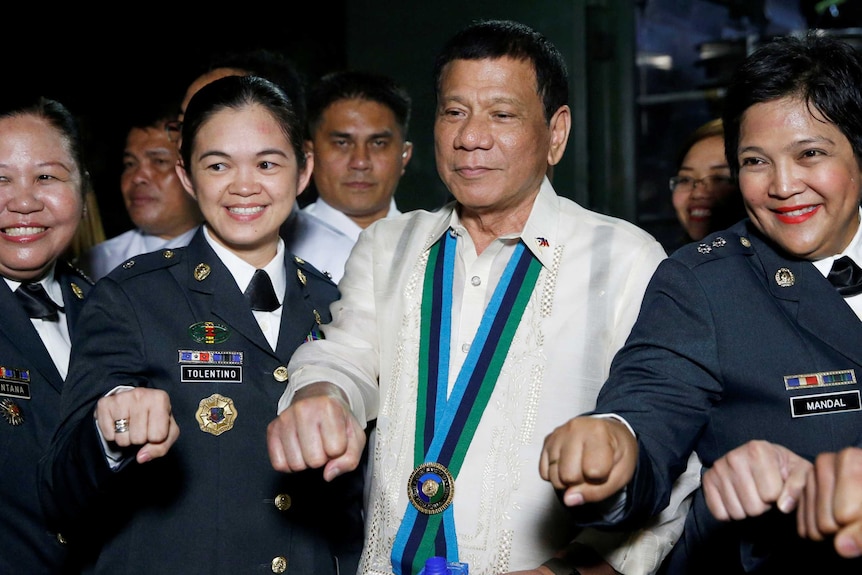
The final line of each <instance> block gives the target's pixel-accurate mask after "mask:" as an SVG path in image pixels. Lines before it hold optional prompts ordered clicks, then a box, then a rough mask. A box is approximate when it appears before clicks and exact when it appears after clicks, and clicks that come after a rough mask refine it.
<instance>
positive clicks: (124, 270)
mask: <svg viewBox="0 0 862 575" xmlns="http://www.w3.org/2000/svg"><path fill="white" fill-rule="evenodd" d="M185 251H186V248H185V247H180V248H164V249H161V250H156V251H154V252H150V253H146V254H140V255H137V256H134V257H131V258H129V259H127V260H126V261H124V262H123V263H122V264H120V265H118V266H117V267H116V268H114V270H112V271H111V273H109V274H108V276H109V277H111V278H113V279H115V280H117V281H121V280H123V279H126V278H130V277H135V276H138V275H141V274H143V273H147V272H149V271H152V270H157V269H163V268H167V267H170V266H174V265H176V264H178V263H180V262H181V261H183V257H184V255H185Z"/></svg>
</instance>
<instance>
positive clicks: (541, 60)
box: [434, 20, 569, 122]
mask: <svg viewBox="0 0 862 575" xmlns="http://www.w3.org/2000/svg"><path fill="white" fill-rule="evenodd" d="M504 57H509V58H514V59H515V60H526V61H529V62H530V63H531V64H532V65H533V69H534V70H535V72H536V91H537V93H538V94H539V96H541V98H542V103H543V104H544V107H545V120H546V121H548V122H550V121H551V118H552V117H553V116H554V114H555V113H556V112H557V110H559V109H560V107H561V106H565V105H566V104H568V101H569V75H568V71H567V69H566V62H565V60H564V59H563V55H562V54H561V53H560V51H559V50H558V49H557V48H556V46H554V44H552V43H551V41H550V40H548V39H547V38H546V37H545V36H544V35H542V34H540V33H539V32H537V31H535V30H533V29H532V28H530V27H529V26H526V25H525V24H521V23H520V22H514V21H511V20H479V21H476V22H474V23H472V24H470V25H469V26H467V27H466V28H464V29H463V30H461V31H460V32H458V33H456V34H455V35H454V36H453V37H452V38H451V39H450V40H449V41H448V42H446V44H445V45H444V46H443V49H442V50H441V51H440V53H439V54H438V55H437V58H436V60H435V62H434V89H435V92H436V93H437V94H438V95H439V94H440V77H441V75H442V73H443V68H444V67H445V66H446V65H447V64H448V63H450V62H452V61H453V60H486V59H497V58H504Z"/></svg>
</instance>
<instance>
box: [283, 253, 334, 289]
mask: <svg viewBox="0 0 862 575" xmlns="http://www.w3.org/2000/svg"><path fill="white" fill-rule="evenodd" d="M293 263H294V265H295V266H296V277H297V278H298V279H299V282H300V283H301V284H303V285H305V283H306V282H307V281H308V277H309V276H311V277H315V278H317V279H319V280H322V281H325V282H327V283H331V284H333V285H335V284H334V282H333V281H332V275H331V274H330V273H329V272H322V271H320V270H318V269H317V268H316V267H314V266H313V265H311V264H310V263H308V262H307V261H305V260H304V259H302V258H301V257H299V256H293ZM289 274H290V270H288V275H289Z"/></svg>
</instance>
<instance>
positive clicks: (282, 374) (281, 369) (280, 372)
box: [272, 365, 287, 382]
mask: <svg viewBox="0 0 862 575" xmlns="http://www.w3.org/2000/svg"><path fill="white" fill-rule="evenodd" d="M272 376H273V377H274V378H275V381H279V382H285V381H287V368H286V367H285V366H283V365H280V366H278V367H276V368H275V371H273V372H272Z"/></svg>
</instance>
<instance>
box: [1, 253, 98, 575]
mask: <svg viewBox="0 0 862 575" xmlns="http://www.w3.org/2000/svg"><path fill="white" fill-rule="evenodd" d="M54 277H55V279H56V281H57V282H58V283H59V285H60V287H61V289H62V290H63V304H64V308H65V314H66V322H67V325H68V327H69V331H70V332H72V333H74V329H75V328H76V327H77V320H78V317H79V314H80V311H81V308H82V307H83V304H84V301H85V298H86V295H87V293H88V292H89V290H90V288H91V287H92V283H91V281H90V280H89V278H87V277H85V276H84V275H83V274H82V273H81V272H80V271H79V270H77V269H74V268H72V267H71V266H69V265H68V264H66V263H64V262H62V261H59V262H57V265H56V267H55V271H54ZM0 318H2V319H0V517H2V521H0V541H2V542H3V543H2V545H0V573H9V574H14V573H22V574H24V573H27V574H29V573H65V572H66V571H65V569H66V568H65V567H64V566H65V565H66V564H67V561H68V557H67V556H68V551H69V546H68V545H66V542H65V540H64V538H63V536H62V535H61V534H59V533H58V532H57V531H54V530H51V529H49V528H48V523H47V521H46V518H45V515H44V513H43V512H42V507H41V504H40V502H39V493H38V489H37V486H38V481H37V463H38V461H39V457H40V455H41V454H42V453H43V452H44V451H45V449H46V448H47V447H48V443H49V442H50V441H51V436H52V435H53V433H54V430H55V429H56V428H57V425H59V423H60V393H61V391H62V390H63V378H62V376H61V375H60V372H59V371H57V367H56V366H55V365H54V361H53V360H52V359H51V356H50V354H49V353H48V350H47V349H46V347H45V344H44V343H42V339H41V338H40V337H39V334H38V332H37V331H36V329H35V328H34V327H33V324H32V322H31V321H30V318H29V317H28V316H27V314H26V312H25V311H24V310H23V309H22V307H21V304H20V303H19V302H18V300H17V299H16V297H15V294H14V293H13V292H12V291H11V290H10V289H9V287H8V285H7V284H6V282H4V281H2V280H0Z"/></svg>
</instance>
